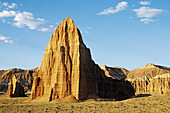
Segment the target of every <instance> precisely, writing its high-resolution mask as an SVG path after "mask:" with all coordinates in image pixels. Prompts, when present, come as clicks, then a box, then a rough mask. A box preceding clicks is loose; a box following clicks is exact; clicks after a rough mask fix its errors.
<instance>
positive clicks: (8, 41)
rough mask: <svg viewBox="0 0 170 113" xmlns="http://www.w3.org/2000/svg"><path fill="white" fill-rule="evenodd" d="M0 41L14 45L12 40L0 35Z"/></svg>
mask: <svg viewBox="0 0 170 113" xmlns="http://www.w3.org/2000/svg"><path fill="white" fill-rule="evenodd" d="M0 40H1V41H3V42H5V43H10V44H12V43H14V40H11V39H10V38H9V37H4V36H2V35H0Z"/></svg>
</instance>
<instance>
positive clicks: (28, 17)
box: [13, 11, 46, 29]
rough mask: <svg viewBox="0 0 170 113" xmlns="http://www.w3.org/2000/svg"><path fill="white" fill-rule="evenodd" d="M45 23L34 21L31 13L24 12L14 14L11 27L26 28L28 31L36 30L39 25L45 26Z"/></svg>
mask: <svg viewBox="0 0 170 113" xmlns="http://www.w3.org/2000/svg"><path fill="white" fill-rule="evenodd" d="M45 22H46V21H45V20H44V19H41V18H37V19H35V18H34V17H33V14H32V13H30V12H26V11H24V12H23V13H21V12H18V13H17V14H16V16H15V18H14V23H13V25H14V26H16V27H19V28H22V27H25V26H27V27H29V29H37V28H38V26H39V25H41V24H45Z"/></svg>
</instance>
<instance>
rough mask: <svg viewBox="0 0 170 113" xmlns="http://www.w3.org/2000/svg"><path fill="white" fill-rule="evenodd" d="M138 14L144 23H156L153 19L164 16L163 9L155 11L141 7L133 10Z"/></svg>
mask: <svg viewBox="0 0 170 113" xmlns="http://www.w3.org/2000/svg"><path fill="white" fill-rule="evenodd" d="M133 11H134V12H136V15H137V17H139V18H142V19H141V20H140V21H141V22H144V23H149V22H155V21H156V20H153V19H152V18H153V17H155V16H158V15H161V14H163V13H164V12H165V11H164V10H163V9H154V8H150V7H145V6H144V7H140V8H139V9H133Z"/></svg>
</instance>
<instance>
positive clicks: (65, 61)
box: [31, 17, 134, 101]
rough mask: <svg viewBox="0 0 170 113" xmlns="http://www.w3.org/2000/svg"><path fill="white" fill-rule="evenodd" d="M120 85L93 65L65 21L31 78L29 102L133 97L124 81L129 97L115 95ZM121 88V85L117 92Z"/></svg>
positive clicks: (77, 34)
mask: <svg viewBox="0 0 170 113" xmlns="http://www.w3.org/2000/svg"><path fill="white" fill-rule="evenodd" d="M121 82H122V81H119V82H118V83H117V82H115V81H114V80H113V79H111V78H108V77H106V76H105V74H104V72H103V71H102V70H101V69H100V68H99V66H98V65H96V64H95V63H94V61H93V60H92V58H91V54H90V50H89V49H88V48H87V47H86V46H85V44H84V43H83V41H82V37H81V34H80V31H79V30H78V29H77V27H76V25H75V24H74V23H73V21H72V19H71V18H69V17H68V18H67V19H66V20H63V22H62V23H60V25H59V26H58V27H57V28H56V30H55V32H54V33H53V34H52V36H51V39H50V42H49V44H48V45H47V47H46V50H45V53H44V56H43V60H42V64H41V67H40V71H39V72H38V73H37V74H36V75H35V77H34V81H33V87H32V94H31V98H32V99H33V100H37V101H54V100H56V101H57V100H61V99H64V98H68V97H70V98H74V99H76V100H82V99H87V98H90V97H95V98H97V97H98V96H100V97H105V98H110V97H117V94H122V95H123V96H122V97H123V98H128V97H130V96H132V95H133V94H134V92H133V91H132V90H133V88H132V87H131V85H130V84H128V85H127V84H126V83H125V82H124V81H123V83H124V84H126V86H127V87H128V86H129V87H131V89H132V90H128V89H127V87H125V85H122V87H123V88H124V89H125V91H126V92H128V93H129V92H130V93H129V94H128V95H125V94H124V93H125V91H124V90H121V92H119V91H118V90H117V92H119V93H116V89H117V88H116V86H119V85H120V84H121ZM119 83H120V84H119ZM106 87H107V88H106ZM112 87H114V88H112ZM122 87H121V85H120V87H119V88H121V89H122ZM105 88H106V89H108V90H106V89H105ZM109 88H111V89H109ZM112 94H114V95H112ZM74 99H73V100H74Z"/></svg>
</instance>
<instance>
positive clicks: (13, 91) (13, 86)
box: [6, 75, 25, 97]
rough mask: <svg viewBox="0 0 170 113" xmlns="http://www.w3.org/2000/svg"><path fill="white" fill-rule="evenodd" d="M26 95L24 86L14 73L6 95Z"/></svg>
mask: <svg viewBox="0 0 170 113" xmlns="http://www.w3.org/2000/svg"><path fill="white" fill-rule="evenodd" d="M24 96H25V93H24V88H23V86H22V85H21V84H20V83H19V81H18V80H17V79H16V76H15V75H13V77H12V79H11V80H10V82H9V85H8V90H7V93H6V97H24Z"/></svg>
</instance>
